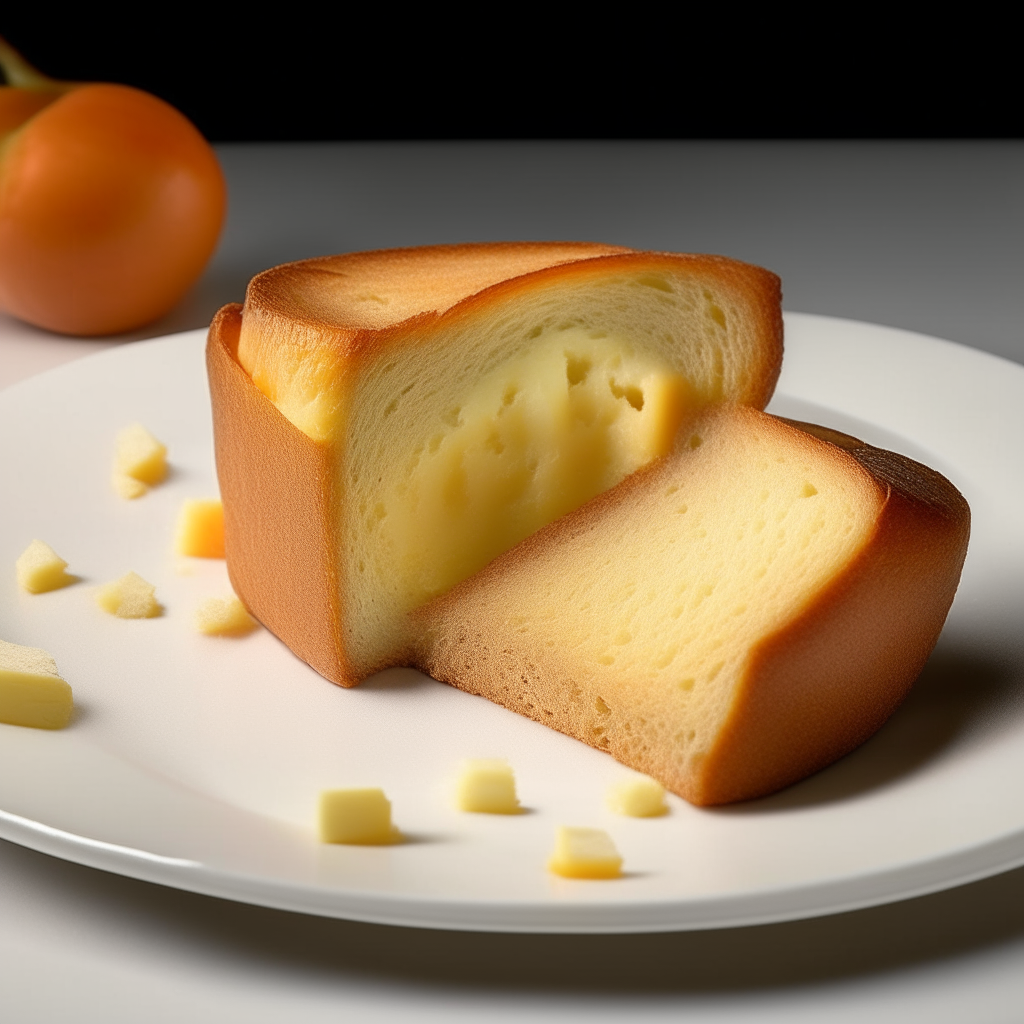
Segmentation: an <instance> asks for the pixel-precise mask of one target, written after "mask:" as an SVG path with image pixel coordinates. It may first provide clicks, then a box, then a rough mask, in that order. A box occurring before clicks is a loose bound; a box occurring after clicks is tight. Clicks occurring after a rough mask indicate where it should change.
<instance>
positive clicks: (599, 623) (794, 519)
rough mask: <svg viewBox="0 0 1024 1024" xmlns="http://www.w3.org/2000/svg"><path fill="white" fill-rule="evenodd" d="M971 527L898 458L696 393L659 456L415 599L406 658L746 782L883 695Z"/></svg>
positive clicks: (778, 775) (939, 489) (693, 772)
mask: <svg viewBox="0 0 1024 1024" xmlns="http://www.w3.org/2000/svg"><path fill="white" fill-rule="evenodd" d="M969 528H970V513H969V509H968V507H967V504H966V502H965V501H964V499H963V498H962V496H961V495H960V494H959V492H958V491H957V490H956V489H955V488H954V487H953V485H952V484H950V483H949V481H947V480H946V479H945V478H944V477H942V476H940V475H939V474H938V473H935V472H934V471H932V470H930V469H928V468H926V467H925V466H922V465H920V464H918V463H916V462H913V461H911V460H910V459H907V458H904V457H902V456H900V455H896V454H893V453H892V452H887V451H882V450H880V449H877V448H873V447H871V446H869V445H866V444H864V443H862V442H860V441H857V440H856V439H855V438H851V437H848V436H847V435H844V434H840V433H838V432H835V431H831V430H828V429H827V428H821V427H815V426H811V425H807V424H794V423H789V422H787V421H783V420H780V419H777V418H775V417H772V416H769V415H767V414H765V413H761V412H758V411H756V410H753V409H749V408H740V407H720V408H717V409H711V410H709V411H707V412H706V413H705V414H703V415H702V416H700V417H697V418H696V419H694V420H693V421H692V422H690V423H689V424H688V425H687V426H686V428H685V430H684V431H683V432H682V433H681V434H680V438H679V446H678V448H677V450H676V451H675V452H674V453H673V454H672V455H670V456H669V457H668V458H665V459H663V460H660V461H659V462H657V463H655V464H653V465H651V466H649V467H647V468H646V469H643V470H640V471H639V472H637V473H635V474H634V475H632V476H631V477H629V478H628V479H626V480H625V481H624V482H623V483H621V484H619V485H618V486H617V487H616V488H614V489H613V490H611V491H609V492H607V493H605V494H603V495H601V496H600V497H598V498H595V499H594V500H593V501H591V502H590V503H588V504H587V505H585V506H584V507H582V508H580V509H578V510H576V511H575V512H573V513H571V514H569V515H566V516H564V517H563V518H561V519H559V520H558V521H556V522H554V523H552V524H551V525H549V526H548V527H546V528H545V529H543V530H541V531H539V532H538V533H536V534H534V535H533V536H531V537H530V538H528V539H527V540H525V541H524V542H523V543H521V544H520V545H518V546H517V547H515V548H513V549H512V550H510V551H508V552H506V553H505V554H504V555H502V556H501V557H500V558H497V559H496V560H494V561H492V562H491V563H490V564H489V565H488V566H487V567H486V568H485V569H484V570H483V571H482V572H480V573H478V574H476V575H475V576H473V577H472V578H470V579H468V580H466V581H464V582H463V583H461V584H460V585H459V586H457V587H455V588H454V589H452V590H451V591H450V592H448V593H447V594H446V595H444V596H442V597H440V598H438V599H436V600H434V601H432V602H430V603H429V604H427V605H425V606H424V607H422V608H420V609H418V610H416V611H415V612H414V614H413V618H414V620H415V622H416V624H417V626H418V628H419V631H420V634H419V635H420V637H421V641H420V647H419V650H418V651H417V654H416V657H415V659H414V660H415V663H416V664H417V665H418V666H419V667H420V668H422V669H423V670H424V671H426V672H428V673H430V674H431V675H432V676H434V678H436V679H439V680H442V681H444V682H447V683H451V684H452V685H454V686H457V687H459V688H460V689H463V690H466V691H468V692H470V693H475V694H480V695H482V696H484V697H487V698H489V699H490V700H493V701H495V702H497V703H498V704H502V705H504V706H505V707H507V708H511V709H512V710H514V711H517V712H519V713H520V714H523V715H526V716H528V717H530V718H533V719H535V720H536V721H538V722H542V723H543V724H545V725H548V726H551V727H552V728H555V729H558V730H560V731H562V732H564V733H567V734H568V735H570V736H573V737H575V738H576V739H579V740H582V741H583V742H584V743H588V744H590V745H591V746H594V747H597V748H599V749H601V750H606V751H608V752H609V753H611V754H612V755H613V756H614V757H615V758H617V759H618V760H619V761H621V762H623V763H624V764H627V765H629V766H630V767H633V768H636V769H638V770H639V771H641V772H644V773H646V774H649V775H652V776H654V777H655V778H656V779H658V780H660V781H661V782H662V783H664V785H665V786H666V787H667V788H669V789H671V790H672V791H673V792H675V793H677V794H679V795H680V796H682V797H684V798H685V799H687V800H689V801H691V802H692V803H694V804H698V805H709V804H721V803H728V802H732V801H736V800H745V799H750V798H752V797H757V796H762V795H764V794H768V793H771V792H774V791H775V790H778V789H780V788H782V787H784V786H787V785H789V784H790V783H793V782H795V781H797V780H799V779H801V778H804V777H805V776H807V775H809V774H811V773H813V772H815V771H817V770H818V769H820V768H823V767H824V766H826V765H828V764H830V763H831V762H832V761H834V760H836V759H837V758H839V757H841V756H842V755H843V754H845V753H847V752H849V751H850V750H852V749H854V748H855V747H856V746H858V745H859V744H860V743H862V742H863V741H864V740H865V739H867V738H868V737H869V736H870V735H871V734H872V733H873V732H874V731H875V730H877V729H878V728H879V726H881V725H882V723H883V722H884V721H885V720H886V718H888V716H889V715H890V714H891V713H892V712H893V710H895V708H896V707H897V706H898V705H899V703H900V702H901V701H902V700H903V698H904V696H905V695H906V693H907V691H908V689H909V688H910V686H911V684H912V683H913V681H914V679H915V678H916V677H917V675H918V673H919V672H920V670H921V668H922V666H923V665H924V662H925V660H926V659H927V657H928V655H929V653H930V652H931V650H932V648H933V646H934V644H935V641H936V639H937V638H938V635H939V631H940V629H941V628H942V625H943V622H944V620H945V617H946V614H947V612H948V610H949V607H950V604H951V602H952V600H953V595H954V592H955V590H956V587H957V584H958V581H959V578H960V571H961V568H962V565H963V561H964V557H965V554H966V549H967V540H968V533H969Z"/></svg>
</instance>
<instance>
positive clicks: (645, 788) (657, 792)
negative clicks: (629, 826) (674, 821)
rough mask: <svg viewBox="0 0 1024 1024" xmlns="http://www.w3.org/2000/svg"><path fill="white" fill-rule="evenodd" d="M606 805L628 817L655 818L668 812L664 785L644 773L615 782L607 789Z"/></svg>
mask: <svg viewBox="0 0 1024 1024" xmlns="http://www.w3.org/2000/svg"><path fill="white" fill-rule="evenodd" d="M608 806H609V807H610V808H611V809H612V810H613V811H615V812H616V813H617V814H625V815H627V816H628V817H630V818H657V817H659V816H660V815H662V814H667V813H668V804H666V803H665V787H664V786H663V785H662V784H661V783H660V782H657V781H656V780H654V779H652V778H649V777H648V776H646V775H642V776H639V777H637V778H632V779H623V780H622V782H617V783H615V785H614V786H612V787H611V788H610V789H609V790H608Z"/></svg>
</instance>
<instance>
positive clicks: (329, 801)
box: [320, 789, 402, 846]
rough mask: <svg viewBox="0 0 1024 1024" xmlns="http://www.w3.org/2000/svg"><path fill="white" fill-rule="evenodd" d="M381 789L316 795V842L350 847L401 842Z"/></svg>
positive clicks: (349, 790) (334, 790) (329, 791)
mask: <svg viewBox="0 0 1024 1024" xmlns="http://www.w3.org/2000/svg"><path fill="white" fill-rule="evenodd" d="M401 838H402V836H401V833H400V832H399V831H398V829H396V828H395V826H394V825H392V824H391V801H389V800H388V798H387V797H386V796H385V795H384V790H382V789H329V790H325V791H324V792H323V793H321V794H320V840H321V842H324V843H345V844H347V845H354V846H389V845H391V844H392V843H397V842H400V841H401Z"/></svg>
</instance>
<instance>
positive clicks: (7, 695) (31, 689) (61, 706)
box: [0, 640, 74, 729]
mask: <svg viewBox="0 0 1024 1024" xmlns="http://www.w3.org/2000/svg"><path fill="white" fill-rule="evenodd" d="M73 706H74V705H73V703H72V699H71V687H70V686H68V684H67V683H66V682H65V681H64V680H63V679H61V677H60V674H59V673H58V672H57V663H56V662H55V661H54V660H53V658H51V657H50V655H49V654H47V653H46V651H43V650H40V649H39V648H38V647H21V646H20V645H18V644H10V643H7V642H6V641H4V640H0V722H6V723H7V724H8V725H27V726H31V727H32V728H34V729H63V728H64V726H65V725H67V724H68V722H69V721H70V719H71V711H72V708H73Z"/></svg>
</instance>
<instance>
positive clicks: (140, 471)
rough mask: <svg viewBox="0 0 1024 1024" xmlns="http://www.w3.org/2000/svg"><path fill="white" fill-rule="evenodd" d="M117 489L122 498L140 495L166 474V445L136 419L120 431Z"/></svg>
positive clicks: (117, 448) (116, 458)
mask: <svg viewBox="0 0 1024 1024" xmlns="http://www.w3.org/2000/svg"><path fill="white" fill-rule="evenodd" d="M115 443H116V448H115V452H114V474H113V484H114V490H115V491H116V492H117V493H118V494H119V495H120V496H121V497H122V498H138V497H140V496H141V495H143V494H145V493H146V491H147V490H149V488H150V487H152V486H153V485H154V484H158V483H160V481H161V480H163V478H164V477H165V476H166V475H167V447H166V445H163V444H161V443H160V442H159V441H158V440H157V439H156V438H155V437H154V436H153V435H152V434H151V433H150V432H149V431H148V430H147V429H146V428H145V427H144V426H142V425H141V424H139V423H134V424H132V425H131V426H130V427H125V428H124V430H122V431H121V432H120V433H119V434H118V435H117V440H116V442H115Z"/></svg>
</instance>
